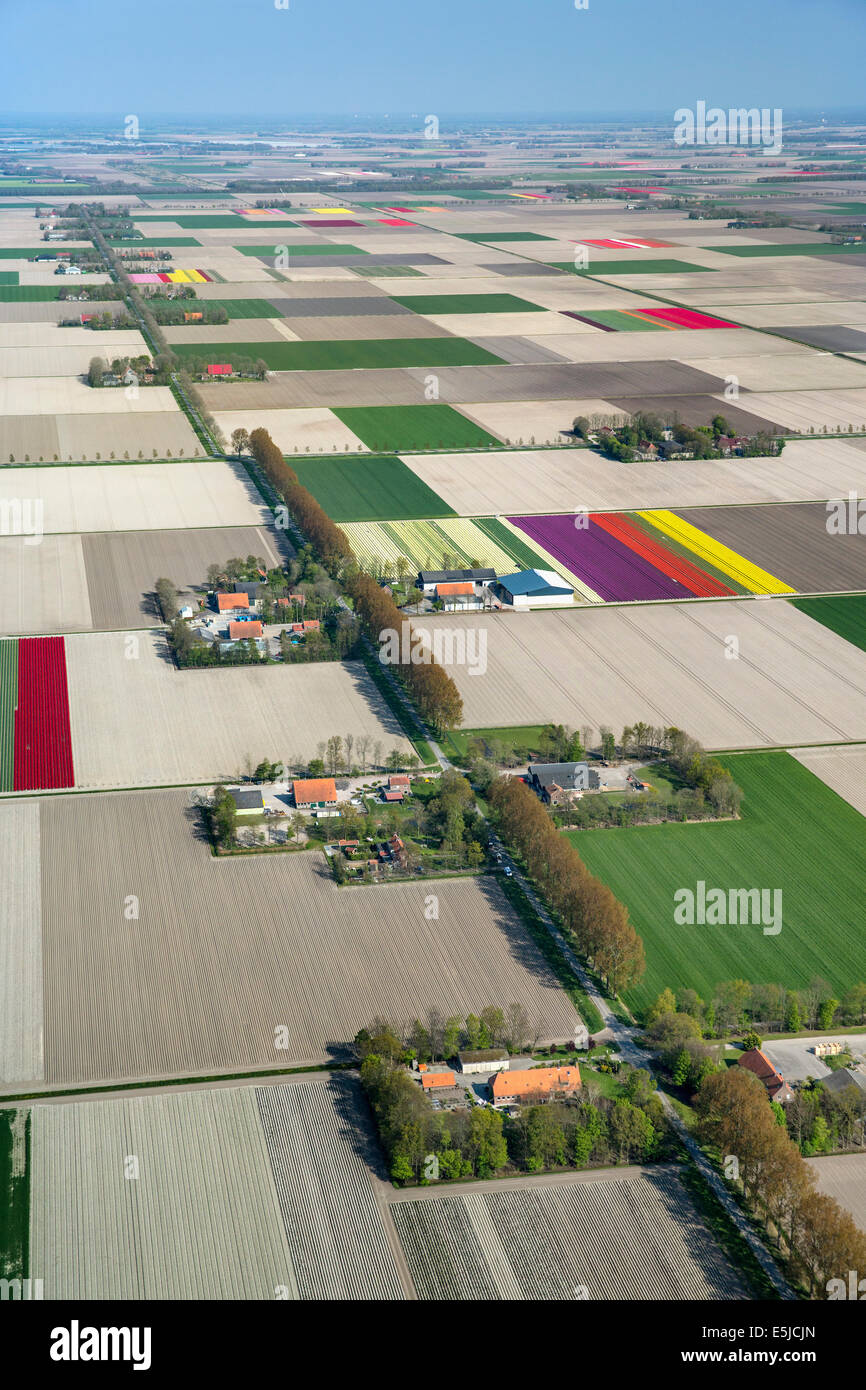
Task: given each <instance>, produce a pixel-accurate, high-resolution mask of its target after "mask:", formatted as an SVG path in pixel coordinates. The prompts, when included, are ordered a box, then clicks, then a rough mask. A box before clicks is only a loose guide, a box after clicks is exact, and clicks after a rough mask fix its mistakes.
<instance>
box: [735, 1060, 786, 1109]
mask: <svg viewBox="0 0 866 1390" xmlns="http://www.w3.org/2000/svg"><path fill="white" fill-rule="evenodd" d="M737 1061H738V1064H739V1065H740V1066H741V1067H745V1068H746V1069H747V1071H750V1072H753V1073H754V1075H755V1076H757V1078H758V1080H759V1081H763V1083H764V1087H765V1088H766V1092H767V1095H768V1096H769V1098H770V1100H778V1101H780V1102H781V1103H782V1104H783V1105H787V1103H788V1101H789V1100H793V1099H794V1092H793V1091H792V1090H791V1088H790V1086H789V1085H788V1083H787V1081H786V1080H785V1078H784V1076H783V1075H782V1073H781V1072H780V1071H777V1069H776V1068H775V1067H774V1066H773V1063H772V1062H771V1061H770V1059H769V1057H768V1056H767V1054H766V1053H765V1052H762V1051H761V1049H760V1048H759V1047H752V1048H750V1049H749V1051H748V1052H744V1053H743V1055H742V1056H741V1057H739V1058H738V1059H737Z"/></svg>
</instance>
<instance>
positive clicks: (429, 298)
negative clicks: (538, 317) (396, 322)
mask: <svg viewBox="0 0 866 1390" xmlns="http://www.w3.org/2000/svg"><path fill="white" fill-rule="evenodd" d="M392 298H393V299H394V302H395V303H396V304H402V305H403V307H404V308H406V309H411V310H412V311H413V312H414V313H416V314H519V313H523V312H526V313H530V314H538V313H542V312H543V310H542V309H541V308H540V307H539V305H538V304H530V302H529V300H528V299H518V297H517V295H516V294H404V295H399V294H395V295H393V296H392Z"/></svg>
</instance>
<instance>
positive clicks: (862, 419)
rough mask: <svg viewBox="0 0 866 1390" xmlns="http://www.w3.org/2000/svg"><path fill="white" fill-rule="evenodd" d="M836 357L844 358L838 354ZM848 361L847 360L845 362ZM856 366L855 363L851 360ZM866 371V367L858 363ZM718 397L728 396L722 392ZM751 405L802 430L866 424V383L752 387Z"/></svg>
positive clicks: (835, 428)
mask: <svg viewBox="0 0 866 1390" xmlns="http://www.w3.org/2000/svg"><path fill="white" fill-rule="evenodd" d="M833 360H834V361H840V360H841V359H838V358H834V359H833ZM843 365H844V364H843ZM850 365H851V366H852V367H854V364H853V363H851V364H850ZM854 370H857V371H860V370H863V371H866V368H862V369H861V368H858V367H854ZM717 399H718V400H720V401H721V400H724V397H723V396H721V395H720V396H718V397H717ZM746 399H747V400H748V404H749V409H750V410H754V411H755V412H757V413H758V414H760V415H763V416H764V417H765V418H766V419H769V420H778V421H779V423H780V424H781V425H782V426H783V427H784V428H785V429H788V430H797V431H799V432H800V433H801V434H809V433H810V432H811V431H817V432H820V431H822V430H825V429H827V430H838V431H845V430H848V429H849V427H850V428H853V429H855V430H862V429H864V427H866V387H864V388H863V389H860V390H850V391H848V390H845V391H841V390H840V391H768V392H761V391H750V392H749V395H748V397H747V398H746Z"/></svg>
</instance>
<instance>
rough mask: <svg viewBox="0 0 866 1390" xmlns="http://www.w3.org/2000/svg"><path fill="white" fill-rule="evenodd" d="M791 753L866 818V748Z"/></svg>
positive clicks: (794, 750) (795, 751) (800, 749)
mask: <svg viewBox="0 0 866 1390" xmlns="http://www.w3.org/2000/svg"><path fill="white" fill-rule="evenodd" d="M790 752H791V755H792V757H795V758H796V759H797V762H798V763H802V764H803V766H804V767H807V768H808V769H809V771H810V772H814V774H815V776H816V777H820V779H821V781H822V782H823V783H824V784H825V786H828V787H830V788H831V789H832V790H833V791H834V792H836V793H837V795H838V796H841V797H842V799H843V801H847V802H848V805H849V806H853V807H854V809H855V811H859V812H860V814H861V816H866V747H864V746H863V745H851V746H850V747H848V748H792V749H791V750H790Z"/></svg>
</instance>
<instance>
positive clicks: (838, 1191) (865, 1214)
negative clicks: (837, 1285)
mask: <svg viewBox="0 0 866 1390" xmlns="http://www.w3.org/2000/svg"><path fill="white" fill-rule="evenodd" d="M807 1162H808V1163H809V1165H810V1167H811V1168H812V1170H813V1172H814V1173H815V1175H816V1178H817V1182H818V1191H819V1192H825V1193H826V1194H827V1196H828V1197H835V1199H836V1201H837V1202H838V1203H839V1205H840V1206H842V1207H844V1208H845V1210H846V1211H848V1212H850V1214H851V1215H852V1216H853V1218H854V1220H855V1221H856V1222H857V1225H858V1226H859V1227H860V1230H861V1231H864V1232H866V1154H857V1153H854V1154H832V1155H831V1156H830V1157H828V1158H810V1159H807ZM839 1277H840V1278H843V1279H846V1280H847V1277H848V1274H847V1271H845V1272H840V1275H839ZM858 1277H859V1278H862V1277H863V1276H862V1274H860V1273H859V1271H858ZM861 1298H862V1294H861Z"/></svg>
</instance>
